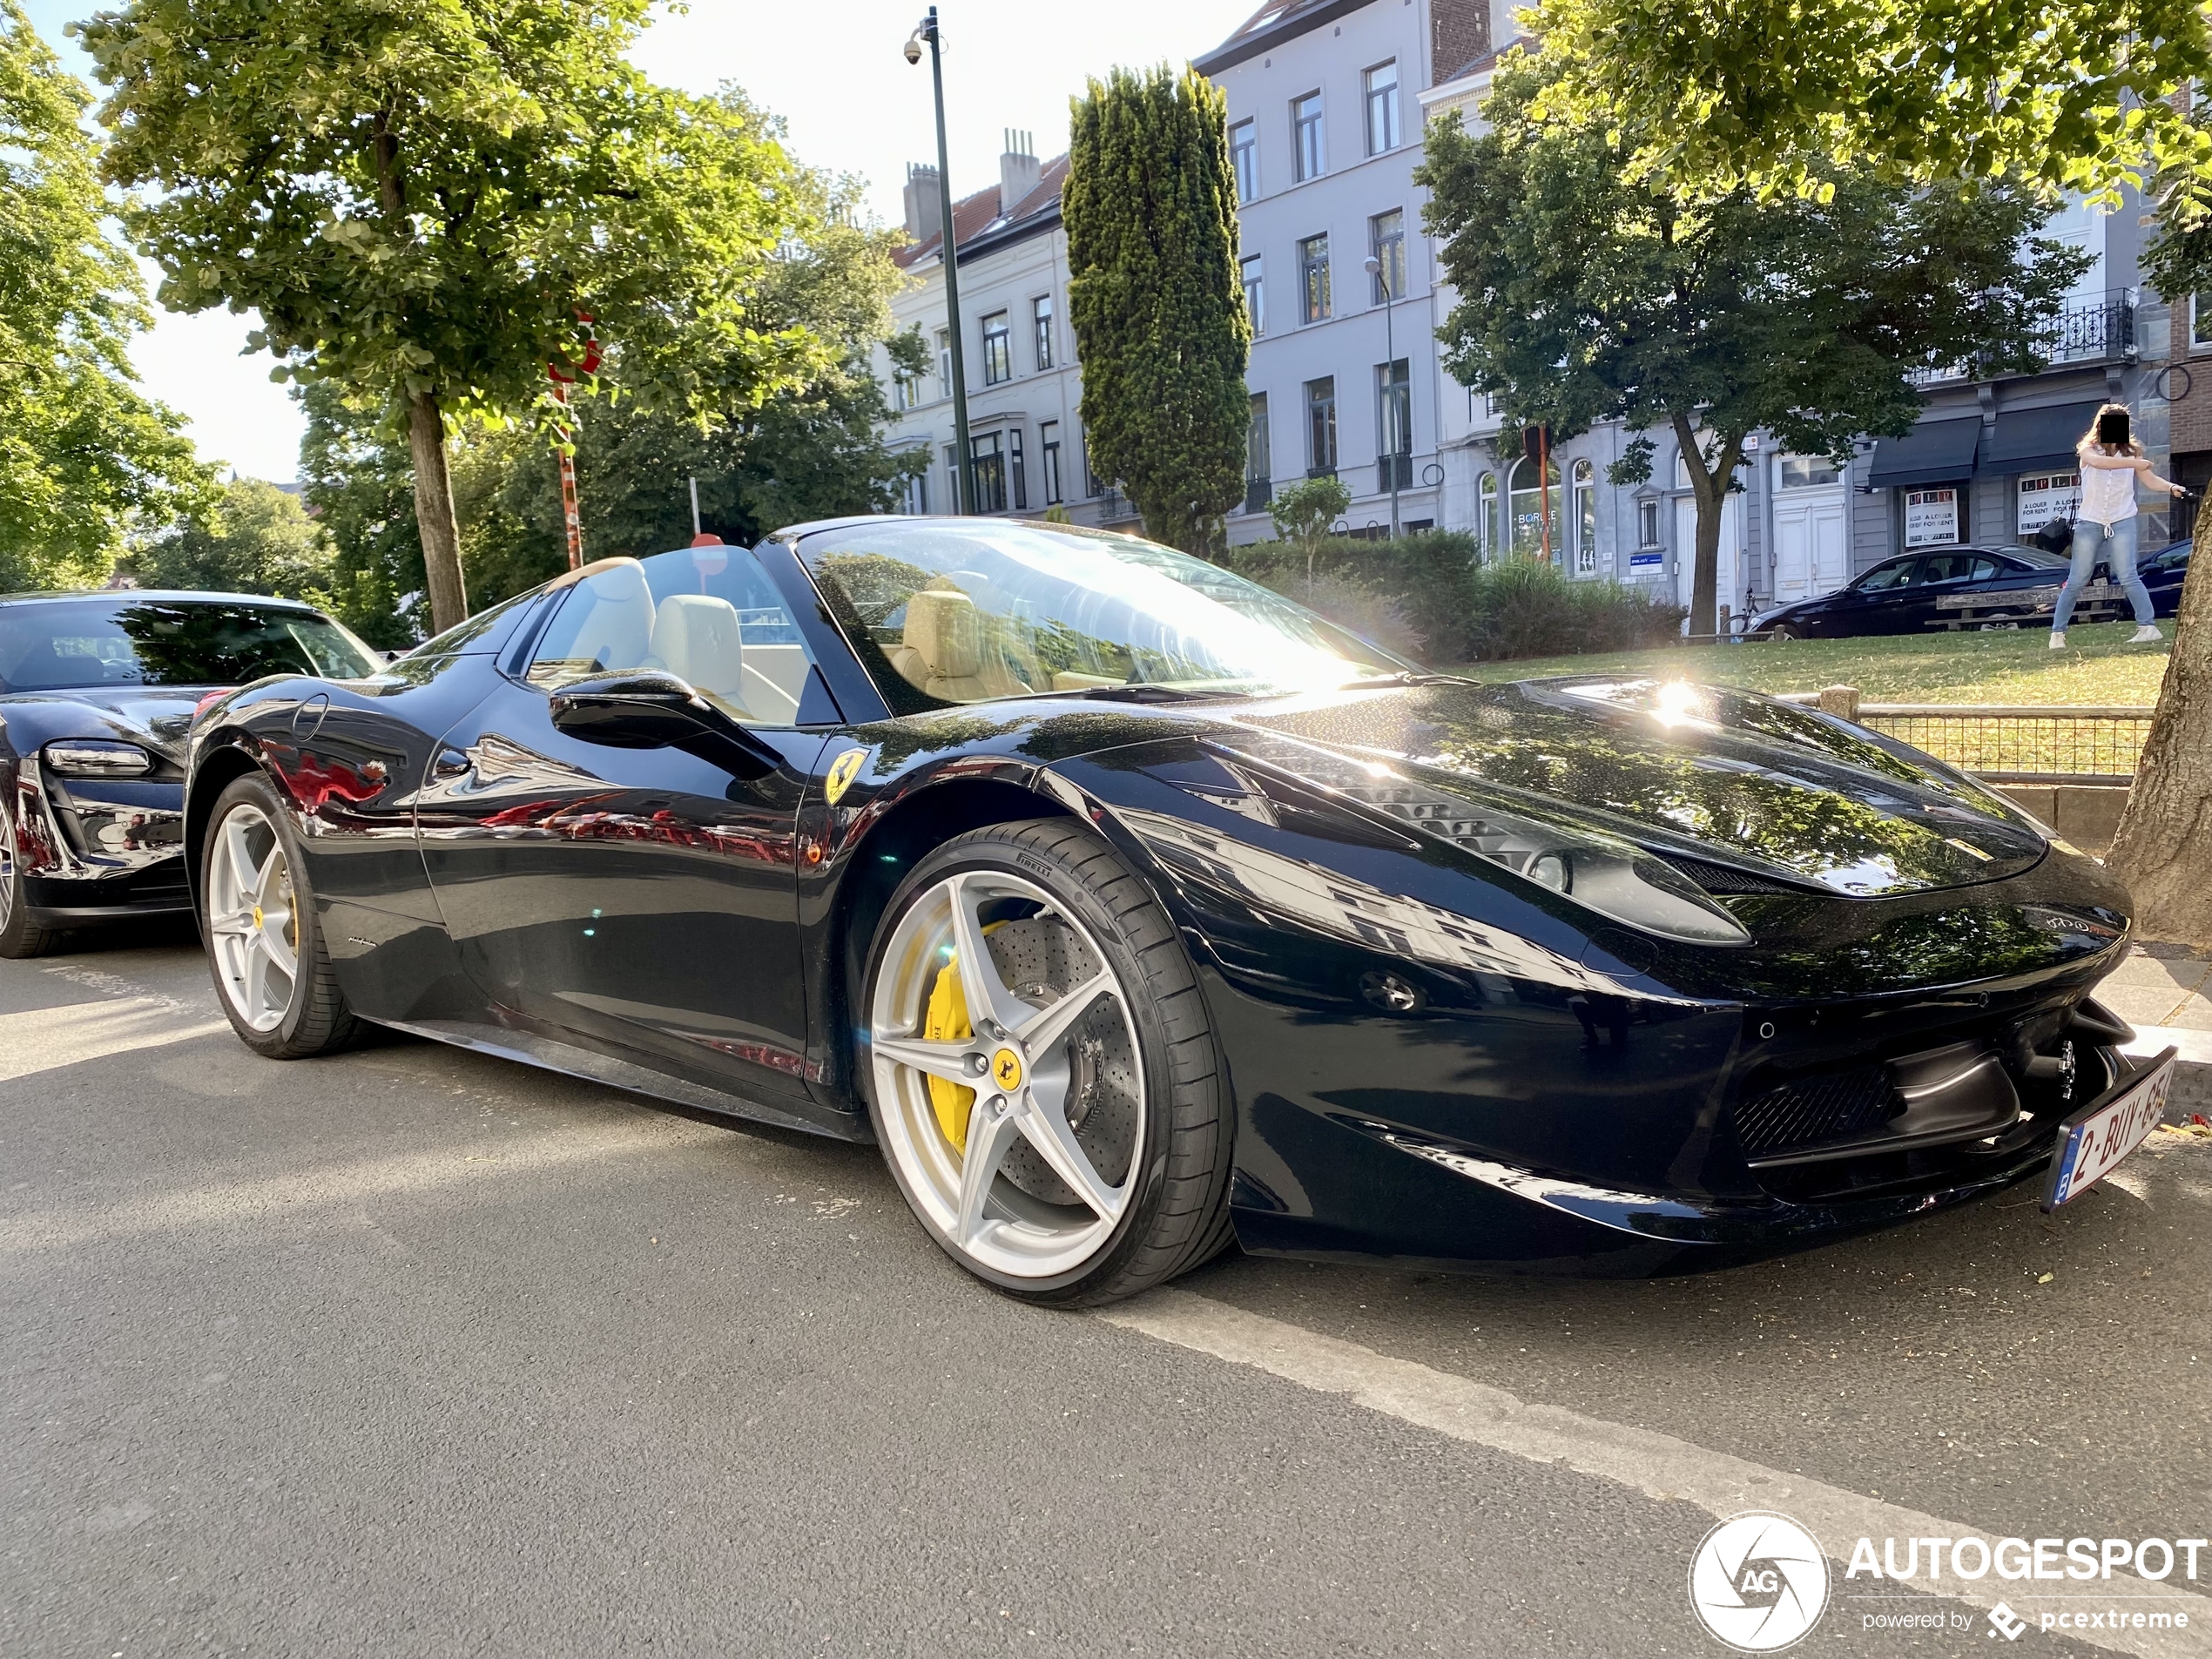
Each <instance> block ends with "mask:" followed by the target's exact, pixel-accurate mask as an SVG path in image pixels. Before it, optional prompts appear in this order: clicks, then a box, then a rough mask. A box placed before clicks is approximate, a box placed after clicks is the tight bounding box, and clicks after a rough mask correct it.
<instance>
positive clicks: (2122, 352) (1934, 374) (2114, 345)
mask: <svg viewBox="0 0 2212 1659" xmlns="http://www.w3.org/2000/svg"><path fill="white" fill-rule="evenodd" d="M2036 345H2037V347H2039V348H2040V352H2041V354H2042V358H2043V366H2044V367H2045V368H2057V367H2059V366H2060V365H2062V364H2067V363H2101V362H2110V361H2113V360H2114V359H2122V360H2126V361H2134V357H2135V354H2136V353H2137V351H2138V350H2139V349H2140V347H2139V346H2138V343H2137V341H2136V336H2135V290H2134V289H2133V288H2113V289H2109V290H2107V292H2106V293H2105V294H2104V295H2103V297H2102V298H2101V299H2096V300H2083V301H2081V302H2080V303H2078V304H2074V305H2070V306H2067V307H2065V308H2064V309H2063V310H2061V311H2060V313H2059V314H2057V315H2056V316H2054V317H2053V318H2052V319H2051V320H2050V321H2049V322H2048V323H2047V324H2045V325H2044V326H2043V327H2042V328H2041V329H2040V330H2039V331H2038V333H2037V334H2036ZM1909 378H1910V379H1911V381H1912V383H1913V384H1914V385H1915V386H1929V385H1933V384H1935V383H1936V382H1938V381H1970V380H1985V379H1987V378H1989V376H1988V374H1987V370H1986V366H1985V365H1983V364H1981V363H1978V362H1973V361H1968V362H1959V363H1946V364H1942V365H1939V366H1938V367H1936V368H1918V369H1914V370H1913V371H1912V374H1911V375H1910V376H1909Z"/></svg>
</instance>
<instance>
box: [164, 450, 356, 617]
mask: <svg viewBox="0 0 2212 1659" xmlns="http://www.w3.org/2000/svg"><path fill="white" fill-rule="evenodd" d="M132 565H133V566H134V567H135V569H136V570H137V573H138V581H139V583H140V584H141V585H142V586H145V587H149V588H198V589H203V590H210V591H213V592H219V593H268V594H277V595H280V596H282V597H285V598H287V599H311V600H314V602H316V603H317V604H327V603H329V597H328V590H329V588H330V583H331V576H332V571H331V546H330V538H329V536H327V533H326V532H325V531H324V529H323V527H322V526H321V525H320V524H319V523H316V522H315V521H314V519H312V518H310V517H308V516H307V509H305V508H304V507H302V506H301V505H300V498H299V497H298V496H294V495H293V494H291V493H290V492H289V491H287V490H283V489H278V488H277V487H276V486H275V485H274V484H272V483H268V482H265V481H263V480H262V479H260V478H240V479H238V480H236V481H234V482H233V483H231V484H230V485H229V487H228V488H226V489H224V490H223V491H222V492H221V494H220V496H219V497H217V499H215V500H214V501H213V502H210V503H209V504H208V505H207V506H206V508H204V509H201V510H200V511H199V512H197V513H194V514H192V515H191V516H188V517H185V518H183V519H180V520H179V521H178V523H175V524H173V525H172V526H171V527H170V528H169V529H168V530H167V531H165V533H164V534H162V535H161V536H158V537H157V538H155V539H154V540H153V541H152V543H149V544H148V545H147V546H146V547H145V549H143V550H141V551H139V552H138V554H137V555H135V556H134V557H133V558H132Z"/></svg>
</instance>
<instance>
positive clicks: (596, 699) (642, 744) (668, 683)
mask: <svg viewBox="0 0 2212 1659" xmlns="http://www.w3.org/2000/svg"><path fill="white" fill-rule="evenodd" d="M553 729H554V730H555V731H556V732H562V733H564V734H565V735H567V736H569V737H571V738H576V739H577V740H578V741H579V742H583V743H597V744H604V745H606V746H607V747H609V748H610V749H681V750H682V751H684V752H685V753H686V754H692V755H697V756H698V758H699V759H702V760H704V761H705V762H706V763H707V764H708V765H714V766H719V767H721V768H722V769H723V770H724V771H725V772H729V773H731V774H732V776H733V777H738V778H746V779H751V778H765V777H766V776H767V775H768V774H769V773H770V772H773V771H775V770H776V768H777V767H778V766H779V765H781V764H782V760H783V757H782V756H781V755H779V754H778V753H777V752H776V751H775V750H773V749H772V748H770V747H769V746H768V745H766V744H765V743H763V742H761V741H760V739H759V738H756V737H754V736H753V735H752V732H748V731H746V730H745V726H744V725H743V724H742V723H741V722H739V721H737V720H733V719H732V718H730V717H729V716H728V715H726V714H725V713H723V712H722V711H721V710H719V709H718V708H716V707H715V706H714V705H712V704H711V703H710V702H708V701H707V700H706V699H705V698H703V697H701V696H700V695H699V694H698V692H697V691H693V690H692V689H691V686H690V685H687V684H686V683H685V681H683V680H681V679H678V678H677V677H676V676H675V675H673V674H663V673H658V672H656V671H652V670H650V669H633V670H630V671H625V672H619V673H613V674H595V675H593V676H592V677H591V678H589V679H580V680H576V681H572V682H571V683H570V684H569V685H564V686H563V687H562V688H561V689H560V690H559V691H556V692H554V694H553Z"/></svg>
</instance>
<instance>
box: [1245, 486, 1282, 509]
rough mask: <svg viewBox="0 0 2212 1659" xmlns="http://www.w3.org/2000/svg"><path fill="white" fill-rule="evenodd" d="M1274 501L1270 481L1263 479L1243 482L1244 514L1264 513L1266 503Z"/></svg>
mask: <svg viewBox="0 0 2212 1659" xmlns="http://www.w3.org/2000/svg"><path fill="white" fill-rule="evenodd" d="M1274 499H1275V486H1274V483H1273V482H1272V481H1271V480H1269V479H1265V478H1247V479H1245V480H1244V510H1245V511H1246V512H1248V513H1264V512H1265V511H1266V510H1267V503H1268V502H1271V501H1272V500H1274Z"/></svg>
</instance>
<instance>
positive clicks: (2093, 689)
mask: <svg viewBox="0 0 2212 1659" xmlns="http://www.w3.org/2000/svg"><path fill="white" fill-rule="evenodd" d="M2159 626H2160V627H2161V629H2163V630H2164V631H2165V632H2166V634H2167V636H2168V640H2169V641H2170V640H2171V638H2172V636H2173V632H2174V624H2173V621H2172V619H2171V618H2167V619H2164V620H2161V622H2160V624H2159ZM2134 629H2135V625H2134V624H2133V623H2131V622H2112V623H2099V624H2095V625H2094V626H2088V625H2084V624H2076V625H2075V626H2074V627H2073V628H2070V629H2068V630H2067V637H2066V638H2067V648H2066V649H2065V650H2064V651H2053V650H2052V649H2051V647H2050V633H2049V631H2048V630H2047V629H2043V628H2022V629H2018V630H2010V631H2001V632H1993V633H1956V634H1947V633H1931V634H1925V635H1920V636H1913V637H1897V638H1887V639H1796V640H1791V641H1790V642H1788V643H1787V644H1770V643H1766V642H1754V643H1751V644H1742V645H1684V646H1673V647H1669V648H1666V649H1663V650H1660V651H1614V652H1600V653H1597V654H1595V655H1592V656H1588V657H1541V658H1519V659H1517V660H1514V661H1512V662H1503V663H1474V664H1469V665H1467V666H1465V667H1462V668H1460V669H1457V670H1455V672H1458V673H1461V674H1466V675H1467V676H1469V677H1470V678H1474V679H1484V680H1515V679H1534V678H1539V677H1540V676H1542V675H1547V674H1634V675H1640V676H1649V677H1650V678H1656V679H1686V680H1703V681H1705V682H1707V683H1709V684H1711V685H1743V686H1748V687H1750V689H1752V690H1754V691H1818V690H1819V689H1820V688H1821V687H1822V686H1824V685H1856V686H1857V687H1858V689H1859V693H1860V695H1861V696H1862V697H1864V698H1865V700H1866V701H1867V702H1869V703H2076V704H2080V703H2088V704H2125V703H2134V704H2142V705H2150V704H2152V703H2155V702H2156V701H2157V700H2158V683H2159V681H2160V679H2161V678H2162V677H2163V676H2164V675H2165V672H2166V653H2167V651H2168V646H2167V645H2130V644H2128V643H2127V641H2128V635H2129V634H2131V633H2133V632H2134Z"/></svg>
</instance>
